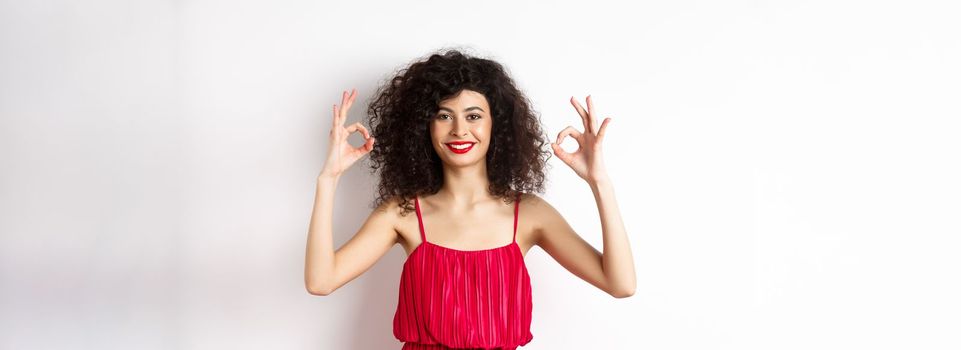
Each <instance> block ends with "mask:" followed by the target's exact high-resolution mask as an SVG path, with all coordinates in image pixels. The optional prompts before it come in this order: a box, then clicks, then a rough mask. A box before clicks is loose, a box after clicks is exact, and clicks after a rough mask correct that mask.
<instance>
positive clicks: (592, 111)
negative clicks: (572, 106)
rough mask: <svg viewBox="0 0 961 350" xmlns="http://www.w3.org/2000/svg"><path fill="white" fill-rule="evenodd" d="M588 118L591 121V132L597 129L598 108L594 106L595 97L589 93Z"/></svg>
mask: <svg viewBox="0 0 961 350" xmlns="http://www.w3.org/2000/svg"><path fill="white" fill-rule="evenodd" d="M587 119H588V120H589V121H590V122H591V132H592V133H594V132H595V131H597V109H596V108H594V99H593V98H591V95H587Z"/></svg>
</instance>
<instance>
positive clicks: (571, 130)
mask: <svg viewBox="0 0 961 350" xmlns="http://www.w3.org/2000/svg"><path fill="white" fill-rule="evenodd" d="M568 135H570V136H571V137H573V138H574V140H575V141H577V144H578V145H580V144H581V132H580V131H577V129H574V127H573V126H568V127H566V128H564V130H561V132H559V133H557V139H555V140H556V141H554V143H556V144H557V145H558V146H560V145H561V144H562V143H564V138H565V137H567V136H568Z"/></svg>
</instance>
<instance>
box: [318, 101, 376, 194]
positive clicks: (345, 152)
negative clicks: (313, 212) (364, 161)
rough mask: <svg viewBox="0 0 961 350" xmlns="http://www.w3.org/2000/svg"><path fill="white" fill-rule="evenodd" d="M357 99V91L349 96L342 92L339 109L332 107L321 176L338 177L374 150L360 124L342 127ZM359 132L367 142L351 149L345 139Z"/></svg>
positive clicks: (371, 141) (368, 133)
mask: <svg viewBox="0 0 961 350" xmlns="http://www.w3.org/2000/svg"><path fill="white" fill-rule="evenodd" d="M356 98H357V89H353V91H351V93H350V95H347V91H344V95H343V97H342V98H341V100H340V108H337V105H334V118H333V122H332V125H331V128H330V141H329V143H328V147H327V161H326V162H325V163H324V168H323V170H322V171H321V173H320V174H321V175H322V176H330V177H339V176H340V175H341V174H343V173H344V171H347V168H350V166H351V165H353V164H354V162H356V161H357V160H358V159H360V158H361V157H363V156H364V155H365V154H367V153H370V151H371V150H373V149H374V138H373V137H370V132H369V131H367V128H365V127H364V126H363V125H361V124H360V123H353V124H350V125H348V126H347V127H344V121H345V120H346V119H347V111H348V110H350V106H351V105H353V104H354V99H356ZM357 131H360V132H361V133H362V134H364V139H366V140H367V141H366V142H364V144H363V145H362V146H360V147H356V148H355V147H353V146H351V145H350V144H349V143H347V137H349V136H350V134H353V133H355V132H357Z"/></svg>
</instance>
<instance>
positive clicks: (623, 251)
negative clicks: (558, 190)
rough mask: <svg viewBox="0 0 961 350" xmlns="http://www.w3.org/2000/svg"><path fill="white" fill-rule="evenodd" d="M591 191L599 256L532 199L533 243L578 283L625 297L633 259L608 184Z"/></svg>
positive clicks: (631, 283)
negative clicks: (598, 225) (599, 233)
mask: <svg viewBox="0 0 961 350" xmlns="http://www.w3.org/2000/svg"><path fill="white" fill-rule="evenodd" d="M591 188H592V189H593V190H594V199H595V200H596V201H597V208H598V211H599V212H600V217H601V230H602V236H603V244H604V247H603V251H604V252H603V254H602V253H600V252H598V251H597V249H594V247H593V246H591V245H590V244H589V243H587V242H586V241H584V239H583V238H581V236H580V235H578V234H577V232H575V231H574V229H573V228H571V226H570V224H568V223H567V220H565V219H564V217H563V216H561V214H560V213H559V212H558V211H557V210H556V209H555V208H554V207H553V206H551V205H550V204H549V203H547V202H546V201H544V200H543V199H541V198H540V197H536V196H534V198H533V200H532V201H531V202H533V203H531V204H532V205H531V206H532V207H533V210H532V211H534V214H535V215H536V217H537V218H538V220H537V221H538V224H537V226H536V228H535V235H536V237H537V238H536V241H535V242H536V243H535V244H536V245H537V246H539V247H541V248H542V249H544V251H545V252H547V254H548V255H550V256H551V257H552V258H554V260H556V261H557V262H558V263H559V264H560V265H561V266H563V267H564V268H565V269H567V270H568V271H570V272H571V273H572V274H574V275H575V276H577V277H580V278H581V279H582V280H584V281H586V282H588V283H590V284H591V285H593V286H595V287H597V288H598V289H600V290H603V291H604V292H606V293H608V294H610V295H611V296H613V297H615V298H625V297H629V296H631V295H634V290H635V288H636V285H637V281H636V277H635V273H634V258H633V256H632V254H631V246H630V242H629V241H628V238H627V232H626V231H625V229H624V224H623V222H622V221H621V216H620V211H619V210H618V208H617V202H616V201H615V200H614V191H613V189H612V188H611V186H610V185H609V184H598V185H597V186H591Z"/></svg>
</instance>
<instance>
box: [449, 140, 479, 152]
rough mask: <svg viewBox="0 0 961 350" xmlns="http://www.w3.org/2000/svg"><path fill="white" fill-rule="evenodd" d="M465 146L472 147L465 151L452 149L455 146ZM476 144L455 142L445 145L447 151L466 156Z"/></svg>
mask: <svg viewBox="0 0 961 350" xmlns="http://www.w3.org/2000/svg"><path fill="white" fill-rule="evenodd" d="M464 144H469V145H470V146H469V147H467V148H465V149H456V148H454V147H452V146H453V145H464ZM475 144H476V142H470V141H454V142H448V143H445V144H444V146H447V149H449V150H450V151H451V152H454V153H457V154H464V153H467V152H469V151H470V150H471V149H473V148H474V145H475Z"/></svg>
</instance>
